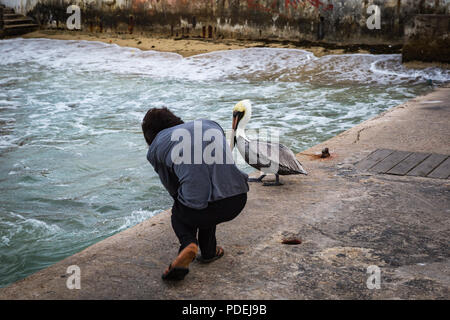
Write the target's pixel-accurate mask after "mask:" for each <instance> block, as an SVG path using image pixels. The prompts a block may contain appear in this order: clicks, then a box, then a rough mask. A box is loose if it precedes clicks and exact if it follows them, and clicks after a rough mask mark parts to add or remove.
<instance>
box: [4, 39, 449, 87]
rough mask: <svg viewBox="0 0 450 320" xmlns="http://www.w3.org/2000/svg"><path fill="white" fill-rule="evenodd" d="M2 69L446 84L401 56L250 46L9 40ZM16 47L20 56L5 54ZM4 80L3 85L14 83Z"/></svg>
mask: <svg viewBox="0 0 450 320" xmlns="http://www.w3.org/2000/svg"><path fill="white" fill-rule="evenodd" d="M0 48H1V49H2V50H1V51H2V52H4V53H6V54H1V57H2V59H0V65H7V64H14V63H23V62H28V63H30V62H32V63H35V64H39V65H42V66H45V67H46V68H51V69H57V70H68V72H102V71H104V72H114V73H121V74H127V75H130V74H141V75H147V76H152V77H158V78H169V79H182V80H193V81H215V80H216V81H217V80H220V81H223V80H243V81H244V80H246V81H248V80H250V81H252V80H279V81H302V82H315V81H319V82H327V81H330V82H331V81H333V82H339V81H343V82H348V81H351V82H359V83H379V84H389V83H402V82H403V83H404V82H411V81H413V82H419V81H423V80H428V79H431V80H433V81H438V82H446V81H450V71H449V70H444V69H439V68H427V69H423V70H415V69H406V68H405V67H403V66H402V64H401V61H400V60H401V58H400V55H371V54H345V55H327V56H324V57H321V58H317V57H315V56H314V55H313V54H312V53H311V52H308V51H305V50H299V49H276V48H249V49H239V50H226V51H217V52H212V53H205V54H200V55H196V56H192V57H189V58H183V57H182V56H180V55H178V54H175V53H167V52H157V51H142V50H140V49H136V48H129V47H119V46H117V45H115V44H106V43H103V42H95V41H75V40H50V39H11V40H2V41H0ZM17 48H20V49H21V52H23V53H22V54H20V55H17V54H15V55H13V54H7V53H8V52H10V51H11V50H13V49H17ZM14 79H15V78H7V79H3V80H1V81H12V80H14Z"/></svg>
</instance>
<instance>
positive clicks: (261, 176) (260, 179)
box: [248, 174, 266, 182]
mask: <svg viewBox="0 0 450 320" xmlns="http://www.w3.org/2000/svg"><path fill="white" fill-rule="evenodd" d="M265 176H266V175H265V174H262V175H260V176H259V177H258V178H248V182H262V179H264V177H265Z"/></svg>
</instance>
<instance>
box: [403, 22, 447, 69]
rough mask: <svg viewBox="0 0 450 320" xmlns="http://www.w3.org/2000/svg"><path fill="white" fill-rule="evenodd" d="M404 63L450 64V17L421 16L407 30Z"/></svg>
mask: <svg viewBox="0 0 450 320" xmlns="http://www.w3.org/2000/svg"><path fill="white" fill-rule="evenodd" d="M405 38H406V39H405V45H404V46H403V50H402V57H403V61H404V62H406V61H413V60H420V61H428V62H431V61H439V62H445V63H450V15H439V14H420V15H417V16H415V17H414V19H413V21H412V22H411V24H409V25H408V26H407V27H406V28H405Z"/></svg>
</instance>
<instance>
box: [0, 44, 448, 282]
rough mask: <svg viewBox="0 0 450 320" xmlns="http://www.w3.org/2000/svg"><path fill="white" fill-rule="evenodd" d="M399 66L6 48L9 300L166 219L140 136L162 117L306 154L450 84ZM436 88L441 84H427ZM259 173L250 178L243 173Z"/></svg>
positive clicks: (89, 48)
mask: <svg viewBox="0 0 450 320" xmlns="http://www.w3.org/2000/svg"><path fill="white" fill-rule="evenodd" d="M400 61H401V57H400V55H370V54H348V55H329V56H324V57H322V58H317V57H315V56H314V55H313V54H312V53H310V52H308V51H304V50H295V49H270V48H251V49H244V50H229V51H219V52H214V53H208V54H201V55H197V56H193V57H189V58H183V57H182V56H180V55H178V54H175V53H162V52H156V51H141V50H139V49H134V48H127V47H119V46H117V45H113V44H104V43H100V42H87V41H63V40H46V39H12V40H2V41H0V286H5V285H7V284H9V283H12V282H14V281H16V280H18V279H21V278H23V277H25V276H27V275H29V274H31V273H33V272H35V271H37V270H40V269H42V268H44V267H46V266H49V265H51V264H53V263H55V262H57V261H59V260H61V259H63V258H65V257H67V256H69V255H71V254H73V253H76V252H78V251H80V250H82V249H83V248H85V247H87V246H89V245H91V244H93V243H95V242H97V241H99V240H101V239H104V238H106V237H108V236H111V235H113V234H115V233H117V232H119V231H121V230H124V229H126V228H129V227H131V226H133V225H135V224H137V223H139V222H141V221H143V220H145V219H148V218H149V217H151V216H153V215H155V214H157V213H158V212H161V211H162V210H164V209H167V208H168V207H170V205H171V200H170V197H169V195H168V194H167V192H166V191H165V190H164V188H163V187H162V185H161V184H160V182H159V179H158V177H157V176H156V174H155V173H154V172H153V170H152V167H151V166H150V164H149V163H148V162H147V160H146V152H147V145H146V143H145V141H144V139H143V136H142V132H141V128H140V124H141V121H142V118H143V116H144V115H145V113H146V111H147V110H148V109H149V108H152V107H162V106H167V107H168V108H170V109H171V110H172V111H173V112H174V113H175V114H177V115H178V116H180V117H181V118H182V119H183V120H184V121H189V120H193V119H197V118H206V119H212V120H215V121H217V122H218V123H219V124H220V125H221V126H222V127H223V128H224V129H230V127H231V116H232V108H233V106H234V104H235V103H236V102H238V101H239V100H242V99H250V100H251V101H252V103H253V117H252V119H251V122H250V123H249V125H248V127H249V128H254V129H257V128H276V129H277V130H279V132H280V141H281V142H282V143H283V144H285V145H287V146H289V147H290V148H291V149H292V150H293V151H294V152H300V151H302V150H305V149H306V148H308V147H311V146H313V145H315V144H317V143H319V142H322V141H324V140H326V139H329V138H331V137H333V136H335V135H336V134H338V133H340V132H342V131H344V130H346V129H349V128H351V127H352V126H354V125H356V124H358V123H360V122H362V121H363V120H366V119H369V118H371V117H373V116H375V115H377V114H379V113H380V112H382V111H384V110H386V109H388V108H390V107H393V106H395V105H398V104H400V103H402V102H404V101H406V100H408V99H410V98H413V97H414V96H417V95H419V94H423V93H426V92H427V91H429V90H431V87H430V82H432V83H435V84H439V83H442V82H447V81H449V80H450V72H449V71H448V70H443V69H438V68H428V69H423V70H411V69H405V68H404V67H403V66H402V65H401V62H400ZM430 80H431V81H430ZM240 167H241V169H242V170H244V171H246V172H250V171H251V168H249V167H248V166H245V165H240Z"/></svg>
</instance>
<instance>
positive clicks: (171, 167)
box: [147, 120, 249, 209]
mask: <svg viewBox="0 0 450 320" xmlns="http://www.w3.org/2000/svg"><path fill="white" fill-rule="evenodd" d="M210 129H214V130H210ZM194 131H195V134H196V135H195V136H194ZM187 133H188V135H189V136H190V139H188V141H184V140H185V139H184V138H185V137H186V134H187ZM205 133H206V134H205ZM214 133H216V135H214ZM180 135H181V136H182V137H183V138H180ZM216 138H217V139H216ZM173 140H174V141H173ZM216 140H217V141H216ZM191 141H192V143H191ZM185 143H188V144H187V145H186V144H185ZM183 145H184V146H188V148H190V151H191V152H190V155H189V150H188V148H185V149H182V148H181V147H182V146H183ZM200 145H201V149H200ZM205 149H206V150H205ZM180 150H184V151H186V153H184V151H180ZM212 150H213V151H212ZM200 155H201V156H200ZM205 155H206V158H205ZM208 155H212V156H213V157H214V156H217V157H216V158H214V159H216V160H217V159H221V160H220V161H211V160H210V158H208ZM221 155H223V156H222V157H220V156H221ZM147 159H148V161H149V162H150V163H151V165H152V166H153V168H154V169H155V171H156V172H157V173H158V175H159V178H160V179H161V182H162V184H163V185H164V187H165V188H166V189H167V191H168V192H169V193H170V195H171V196H172V197H173V198H176V199H178V200H179V201H180V202H181V203H182V204H184V205H185V206H187V207H189V208H193V209H204V208H206V207H207V206H208V203H209V202H213V201H217V200H220V199H224V198H228V197H232V196H235V195H238V194H242V193H246V192H248V190H249V188H248V183H247V180H248V175H247V174H245V173H243V172H242V171H240V170H239V169H238V168H237V167H236V165H235V164H234V161H233V158H232V154H231V150H230V147H229V146H228V144H227V141H226V138H225V135H224V132H223V129H222V127H221V126H220V125H219V124H217V123H216V122H214V121H211V120H195V121H191V122H187V123H184V124H180V125H177V126H175V127H171V128H167V129H164V130H162V131H160V132H159V133H158V134H157V136H156V137H155V139H154V140H153V142H152V144H151V145H150V147H149V149H148V153H147ZM180 159H184V160H186V159H188V161H181V160H180ZM205 159H206V161H205ZM208 159H209V160H208ZM180 161H181V163H180Z"/></svg>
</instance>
